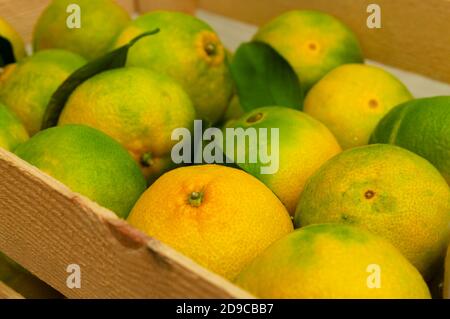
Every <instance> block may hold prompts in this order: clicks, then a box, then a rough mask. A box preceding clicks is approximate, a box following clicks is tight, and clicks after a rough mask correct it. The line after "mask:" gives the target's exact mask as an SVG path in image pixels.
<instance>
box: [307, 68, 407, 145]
mask: <svg viewBox="0 0 450 319" xmlns="http://www.w3.org/2000/svg"><path fill="white" fill-rule="evenodd" d="M410 99H412V95H411V93H410V92H409V91H408V89H407V88H406V87H405V86H404V85H403V83H401V82H400V81H399V80H398V79H397V78H395V77H394V76H393V75H391V74H389V73H388V72H386V71H384V70H382V69H380V68H378V67H375V66H369V65H363V64H347V65H343V66H340V67H338V68H336V69H334V70H333V71H331V72H330V73H328V74H327V75H326V76H325V77H324V78H322V80H320V81H319V82H318V83H317V84H316V85H315V86H314V87H313V88H312V89H311V91H309V93H308V95H307V96H306V99H305V103H304V111H305V112H306V113H308V114H309V115H311V116H312V117H314V118H316V119H318V120H319V121H321V122H322V123H323V124H325V125H326V126H328V128H329V129H330V130H331V132H333V133H334V135H335V136H336V138H337V139H338V141H339V143H340V144H341V146H342V147H343V148H344V149H348V148H352V147H356V146H362V145H367V144H368V143H369V138H370V134H372V132H373V130H374V129H375V127H376V126H377V124H378V122H379V121H380V120H381V119H382V118H383V116H384V115H386V114H387V113H388V112H389V111H390V110H391V109H392V108H393V107H395V106H397V105H398V104H400V103H403V102H405V101H408V100H410Z"/></svg>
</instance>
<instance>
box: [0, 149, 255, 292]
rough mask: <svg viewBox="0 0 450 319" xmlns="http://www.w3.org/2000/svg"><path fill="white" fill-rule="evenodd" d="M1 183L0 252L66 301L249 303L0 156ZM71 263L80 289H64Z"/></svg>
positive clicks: (172, 254) (89, 203)
mask: <svg viewBox="0 0 450 319" xmlns="http://www.w3.org/2000/svg"><path fill="white" fill-rule="evenodd" d="M0 176H2V178H1V179H0V250H3V251H4V252H5V253H6V254H7V255H9V256H10V257H11V258H13V259H15V260H16V261H17V262H19V263H20V264H22V265H23V266H24V267H25V268H27V269H28V270H29V271H31V272H32V273H33V274H35V275H37V276H38V277H39V278H40V279H41V280H43V281H45V282H46V283H48V284H49V285H51V286H52V287H54V288H55V289H57V290H58V291H60V292H61V293H63V294H64V295H66V296H67V297H69V298H71V297H72V298H253V296H251V295H250V294H248V293H247V292H245V291H243V290H241V289H240V288H238V287H236V286H234V285H233V284H232V283H230V282H229V281H227V280H225V279H224V278H222V277H220V276H218V275H216V274H213V273H211V272H209V271H208V270H206V269H204V268H202V267H200V266H199V265H197V264H196V263H195V262H193V261H192V260H190V259H188V258H187V257H184V256H182V255H181V254H180V253H178V252H176V251H175V250H173V249H171V248H170V247H167V246H166V245H164V244H162V243H161V242H159V241H157V240H156V239H152V238H149V237H147V236H146V235H145V234H143V233H141V232H139V231H137V230H135V229H134V228H132V227H131V226H129V225H128V224H127V223H126V222H125V221H122V220H120V219H118V218H116V217H115V215H114V214H113V213H111V212H109V211H108V210H106V209H105V208H102V207H100V206H98V205H97V204H96V203H94V202H92V201H90V200H88V199H87V198H85V197H83V196H81V195H79V194H76V193H73V192H71V191H70V190H69V189H68V188H67V187H65V186H64V185H62V184H61V183H59V182H58V181H56V180H54V179H53V178H51V177H50V176H48V175H46V174H44V173H42V172H40V171H39V170H38V169H36V168H35V167H33V166H31V165H29V164H27V163H26V162H24V161H22V160H21V159H19V158H17V157H16V156H15V155H14V154H11V153H9V152H7V151H5V150H2V149H0ZM30 186H32V188H31V187H30ZM11 197H12V198H11ZM33 201H37V202H36V203H37V205H36V206H35V207H32V206H31V207H30V203H31V202H33ZM40 205H42V207H41V206H40ZM52 211H53V212H54V213H55V214H52V213H51V212H52ZM36 214H39V216H35V215H36ZM27 219H30V220H27ZM52 219H53V220H52ZM70 223H75V224H76V225H75V226H76V227H80V229H77V228H76V227H75V231H74V229H69V228H70ZM55 225H57V226H60V227H59V228H62V227H67V228H68V229H66V230H63V231H62V230H61V229H58V227H56V228H55V229H52V227H53V226H55ZM14 226H16V229H15V228H14ZM20 227H21V229H19V230H18V229H17V228H20ZM85 228H87V229H88V230H86V229H85ZM43 229H44V230H45V229H47V230H50V229H52V231H53V232H54V234H49V233H45V234H39V232H38V231H36V230H41V231H42V230H43ZM77 231H79V233H78V234H77ZM37 239H39V240H41V241H46V240H47V241H48V240H49V239H52V240H50V244H49V243H44V244H43V245H40V244H39V243H38V242H36V240H37ZM53 246H54V247H53ZM86 247H89V249H87V248H86ZM69 248H70V249H71V251H61V250H63V249H66V250H67V249H69ZM47 250H48V251H47ZM94 250H96V251H94ZM55 254H56V256H55ZM72 261H75V262H78V263H79V264H80V265H82V269H85V270H84V271H83V272H82V276H83V277H82V278H84V279H83V280H82V283H83V284H82V288H81V289H69V288H68V287H67V286H66V278H67V276H68V273H67V272H66V267H65V266H66V265H67V264H69V263H70V262H72ZM105 272H106V273H105ZM108 272H111V273H108ZM127 272H130V274H127ZM133 285H134V286H133Z"/></svg>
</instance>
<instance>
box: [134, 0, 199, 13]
mask: <svg viewBox="0 0 450 319" xmlns="http://www.w3.org/2000/svg"><path fill="white" fill-rule="evenodd" d="M197 6H198V0H136V7H137V11H138V12H140V13H145V12H148V11H152V10H174V11H182V12H186V13H190V14H194V13H195V10H196V9H197Z"/></svg>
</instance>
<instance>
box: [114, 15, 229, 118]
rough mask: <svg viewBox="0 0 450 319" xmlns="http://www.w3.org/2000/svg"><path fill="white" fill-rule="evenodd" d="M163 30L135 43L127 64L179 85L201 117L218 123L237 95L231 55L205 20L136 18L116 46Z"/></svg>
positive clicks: (159, 17) (169, 17)
mask: <svg viewBox="0 0 450 319" xmlns="http://www.w3.org/2000/svg"><path fill="white" fill-rule="evenodd" d="M156 28H161V31H160V32H159V33H158V34H156V35H154V36H153V37H149V38H144V39H142V40H140V41H139V42H138V43H136V44H135V45H134V46H133V47H132V48H131V49H130V51H129V53H128V60H127V65H128V66H142V67H147V68H150V69H153V70H155V71H157V72H160V73H164V74H167V75H169V76H171V77H173V78H174V79H175V80H176V81H178V82H179V83H180V84H181V85H182V86H183V88H184V89H185V90H186V92H187V93H188V94H189V96H190V97H191V99H192V102H193V103H194V106H195V108H196V110H197V115H198V116H199V118H201V119H204V120H207V121H209V122H211V123H216V122H218V121H219V120H220V119H221V118H222V116H223V114H224V113H225V109H226V108H227V106H228V103H229V100H230V98H231V95H232V93H233V83H232V80H231V74H230V72H229V68H228V64H227V62H226V52H225V48H224V47H223V45H222V43H221V42H220V39H219V37H218V36H217V34H216V33H215V32H214V31H213V29H212V28H211V27H210V26H209V25H207V24H206V23H205V22H203V21H201V20H199V19H197V18H195V17H193V16H190V15H187V14H184V13H180V12H167V11H156V12H151V13H148V14H145V15H143V16H140V17H139V18H137V19H136V20H134V21H133V22H132V23H131V24H130V25H129V26H128V27H127V28H126V29H125V30H124V31H123V32H122V33H121V35H120V36H119V38H118V40H117V43H116V46H121V45H124V44H126V43H128V42H129V41H130V40H132V39H133V38H135V37H136V36H138V35H140V34H142V33H144V32H147V31H151V30H153V29H156Z"/></svg>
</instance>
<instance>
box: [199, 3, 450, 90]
mask: <svg viewBox="0 0 450 319" xmlns="http://www.w3.org/2000/svg"><path fill="white" fill-rule="evenodd" d="M372 3H377V4H379V5H380V6H381V16H382V28H381V29H369V28H367V26H366V20H367V17H368V15H369V14H368V13H367V12H366V10H367V6H368V5H369V4H372ZM199 7H200V8H202V9H205V10H209V11H212V12H214V13H218V14H221V15H225V16H228V17H232V18H235V19H238V20H242V21H245V22H249V23H253V24H258V25H260V24H263V23H266V22H267V21H269V20H270V19H272V18H273V17H275V16H277V15H279V14H281V13H282V12H285V11H287V10H292V9H313V10H321V11H324V12H328V13H330V14H332V15H334V16H336V17H337V18H339V19H341V20H342V21H344V22H345V23H346V24H347V25H348V26H349V27H350V28H351V29H353V31H355V32H356V34H357V35H358V37H359V39H360V40H361V42H362V46H363V50H364V53H365V55H366V57H367V58H369V59H372V60H376V61H379V62H382V63H384V64H388V65H392V66H396V67H399V68H402V69H405V70H409V71H413V72H416V73H420V74H423V75H427V76H429V77H431V78H434V79H437V80H441V81H444V82H448V83H450V0H427V1H423V0H395V1H393V0H377V1H372V0H314V1H311V0H282V1H281V0H280V1H273V0H246V1H242V0H199Z"/></svg>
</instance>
